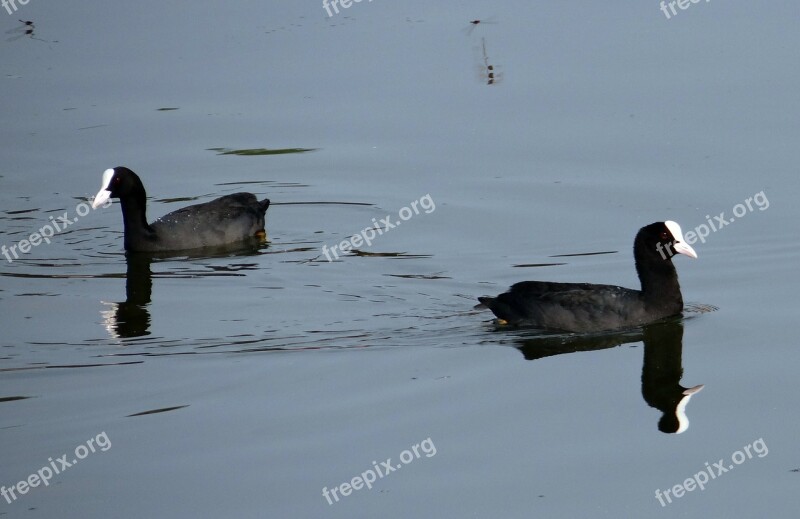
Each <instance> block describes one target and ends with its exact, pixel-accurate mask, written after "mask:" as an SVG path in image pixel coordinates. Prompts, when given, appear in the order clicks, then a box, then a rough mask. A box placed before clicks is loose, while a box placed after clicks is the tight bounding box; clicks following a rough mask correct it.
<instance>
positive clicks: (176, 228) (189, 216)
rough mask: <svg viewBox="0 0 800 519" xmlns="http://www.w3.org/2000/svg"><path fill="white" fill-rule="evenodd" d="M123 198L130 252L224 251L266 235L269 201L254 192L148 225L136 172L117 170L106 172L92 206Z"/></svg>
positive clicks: (195, 207)
mask: <svg viewBox="0 0 800 519" xmlns="http://www.w3.org/2000/svg"><path fill="white" fill-rule="evenodd" d="M109 198H119V200H120V203H121V205H122V219H123V222H124V224H125V250H127V251H131V252H158V251H178V250H188V249H198V248H202V247H218V246H221V245H227V244H231V243H235V242H238V241H243V240H246V239H249V238H252V237H263V236H265V231H264V215H265V213H266V212H267V208H268V207H269V200H266V199H265V200H262V201H261V202H259V201H258V200H257V199H256V197H255V195H253V194H252V193H234V194H232V195H226V196H223V197H220V198H217V199H216V200H212V201H211V202H206V203H204V204H196V205H190V206H189V207H184V208H183V209H178V210H177V211H173V212H171V213H169V214H167V215H164V216H162V217H161V218H159V219H158V220H156V221H155V222H153V223H151V224H148V223H147V215H146V203H147V195H146V193H145V190H144V185H142V181H141V180H140V179H139V176H138V175H136V173H134V172H133V171H131V170H130V169H128V168H126V167H121V166H120V167H116V168H113V169H107V170H105V172H103V180H102V187H101V188H100V191H98V193H97V195H96V196H95V197H94V201H93V202H92V208H97V207H99V206H100V205H102V204H104V203H106V202H107V201H108V199H109Z"/></svg>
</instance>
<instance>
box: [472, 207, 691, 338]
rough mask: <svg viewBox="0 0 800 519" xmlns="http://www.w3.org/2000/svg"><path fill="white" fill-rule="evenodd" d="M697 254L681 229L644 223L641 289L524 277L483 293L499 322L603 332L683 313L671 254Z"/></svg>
mask: <svg viewBox="0 0 800 519" xmlns="http://www.w3.org/2000/svg"><path fill="white" fill-rule="evenodd" d="M675 253H678V254H685V255H687V256H689V257H690V258H697V253H696V252H695V251H694V249H692V247H690V246H689V245H688V244H687V243H686V242H685V241H684V239H683V233H682V232H681V227H680V226H679V225H678V224H677V223H675V222H673V221H666V222H656V223H652V224H650V225H648V226H646V227H642V228H641V229H640V230H639V232H638V234H636V239H635V240H634V242H633V257H634V259H635V260H636V272H637V274H638V275H639V280H640V281H641V283H642V289H641V290H632V289H629V288H622V287H618V286H612V285H593V284H590V283H551V282H547V281H523V282H521V283H516V284H515V285H513V286H512V287H511V288H510V289H509V290H508V292H505V293H503V294H500V295H499V296H497V297H479V298H478V300H479V301H480V302H481V303H483V304H484V305H486V306H487V307H489V309H491V310H492V312H494V314H495V315H496V316H497V317H498V323H499V324H511V325H517V326H532V327H536V328H541V329H545V330H554V331H567V332H599V331H605V330H617V329H623V328H630V327H635V326H640V325H643V324H646V323H649V322H652V321H656V320H658V319H661V318H664V317H669V316H672V315H677V314H680V313H681V311H682V310H683V297H682V296H681V287H680V285H679V284H678V274H677V272H675V266H674V265H673V264H672V256H673V255H674V254H675Z"/></svg>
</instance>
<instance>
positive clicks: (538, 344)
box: [515, 319, 703, 434]
mask: <svg viewBox="0 0 800 519" xmlns="http://www.w3.org/2000/svg"><path fill="white" fill-rule="evenodd" d="M640 341H641V342H644V361H643V364H642V397H643V398H644V400H645V402H647V404H648V405H649V406H650V407H654V408H656V409H658V410H659V411H661V412H662V413H663V415H662V416H661V418H660V419H659V421H658V430H659V431H661V432H664V433H670V434H671V433H678V434H679V433H682V432H684V431H685V430H686V429H688V427H689V419H688V418H687V417H686V405H687V404H688V403H689V399H690V398H691V397H692V395H693V394H695V393H697V392H698V391H700V390H701V389H702V388H703V386H702V385H698V386H694V387H691V388H685V387H683V386H681V385H680V380H681V377H682V376H683V363H682V352H683V321H682V320H680V319H670V320H667V321H662V322H657V323H653V324H650V325H647V326H645V327H644V328H640V329H632V330H627V331H623V332H617V333H604V334H592V335H540V336H535V337H527V338H520V339H518V340H517V344H516V345H515V346H516V348H518V349H519V350H520V352H522V355H523V356H524V357H525V359H526V360H538V359H542V358H545V357H552V356H554V355H563V354H566V353H577V352H582V351H597V350H604V349H609V348H614V347H616V346H620V345H622V344H628V343H634V342H640Z"/></svg>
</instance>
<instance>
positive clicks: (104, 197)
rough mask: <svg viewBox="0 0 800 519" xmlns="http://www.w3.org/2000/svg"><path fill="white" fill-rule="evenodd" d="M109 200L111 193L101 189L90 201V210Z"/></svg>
mask: <svg viewBox="0 0 800 519" xmlns="http://www.w3.org/2000/svg"><path fill="white" fill-rule="evenodd" d="M110 199H111V191H107V190H105V189H101V190H100V191H98V192H97V194H96V195H94V200H92V209H97V208H98V207H100V206H101V205H103V204H105V203H106V202H108V201H109V200H110Z"/></svg>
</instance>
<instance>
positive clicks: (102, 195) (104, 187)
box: [92, 168, 114, 209]
mask: <svg viewBox="0 0 800 519" xmlns="http://www.w3.org/2000/svg"><path fill="white" fill-rule="evenodd" d="M113 176H114V170H113V169H112V168H109V169H107V170H105V171H103V180H102V181H101V182H102V184H101V186H100V191H98V192H97V194H96V195H94V200H93V201H92V209H97V208H98V207H100V206H101V205H103V204H105V203H106V202H108V200H109V199H110V198H111V191H110V190H109V189H108V188H109V187H111V178H112V177H113Z"/></svg>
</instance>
